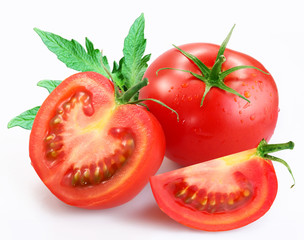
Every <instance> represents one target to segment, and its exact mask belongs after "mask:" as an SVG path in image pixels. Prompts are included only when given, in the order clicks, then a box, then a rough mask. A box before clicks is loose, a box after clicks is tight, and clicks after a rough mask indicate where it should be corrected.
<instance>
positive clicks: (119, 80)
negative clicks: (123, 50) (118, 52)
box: [112, 57, 127, 92]
mask: <svg viewBox="0 0 304 240" xmlns="http://www.w3.org/2000/svg"><path fill="white" fill-rule="evenodd" d="M124 59H125V58H124V57H122V58H121V59H120V60H119V63H117V62H115V61H114V63H113V70H112V78H113V82H115V84H116V85H117V86H118V87H119V89H120V90H121V91H122V92H124V91H126V90H127V87H126V86H125V82H124V76H123V74H122V65H123V62H124Z"/></svg>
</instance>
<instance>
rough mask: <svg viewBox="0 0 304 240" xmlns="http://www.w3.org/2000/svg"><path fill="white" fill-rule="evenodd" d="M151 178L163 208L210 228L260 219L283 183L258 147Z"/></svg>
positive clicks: (185, 222)
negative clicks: (260, 155) (257, 152)
mask: <svg viewBox="0 0 304 240" xmlns="http://www.w3.org/2000/svg"><path fill="white" fill-rule="evenodd" d="M150 183H151V187H152V191H153V194H154V197H155V199H156V201H157V203H158V205H159V207H160V209H161V210H162V211H163V212H165V213H166V214H167V215H168V216H169V217H171V218H172V219H174V220H175V221H177V222H179V223H181V224H183V225H186V226H188V227H191V228H195V229H200V230H205V231H225V230H231V229H235V228H239V227H242V226H245V225H247V224H249V223H251V222H253V221H255V220H257V219H258V218H260V217H261V216H263V215H264V214H265V213H266V212H267V211H268V210H269V208H270V207H271V205H272V203H273V201H274V199H275V197H276V194H277V188H278V183H277V178H276V174H275V171H274V168H273V165H272V163H271V161H269V160H265V159H264V158H262V157H259V156H258V155H257V154H256V149H255V148H254V149H250V150H246V151H244V152H240V153H236V154H233V155H229V156H226V157H222V158H218V159H215V160H210V161H206V162H203V163H199V164H196V165H193V166H188V167H184V168H181V169H177V170H174V171H171V172H167V173H163V174H160V175H157V176H153V177H151V179H150Z"/></svg>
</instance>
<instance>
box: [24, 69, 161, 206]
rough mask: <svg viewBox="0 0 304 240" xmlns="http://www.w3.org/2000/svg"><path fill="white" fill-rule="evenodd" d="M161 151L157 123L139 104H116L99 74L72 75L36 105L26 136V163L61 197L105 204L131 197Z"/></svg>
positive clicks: (155, 164)
mask: <svg viewBox="0 0 304 240" xmlns="http://www.w3.org/2000/svg"><path fill="white" fill-rule="evenodd" d="M164 153H165V139H164V134H163V131H162V129H161V126H160V124H159V123H158V121H157V120H156V119H155V117H154V116H153V115H152V114H151V113H149V112H148V111H147V110H146V109H145V108H143V107H141V106H137V105H133V104H117V103H116V101H115V97H114V88H113V84H112V83H111V82H110V81H109V80H108V79H107V78H105V77H103V76H102V75H100V74H97V73H93V72H87V73H78V74H75V75H73V76H71V77H69V78H68V79H66V80H65V81H63V82H62V83H61V84H60V85H59V86H58V87H57V88H56V89H55V90H54V91H53V92H52V93H51V94H50V95H49V97H48V98H47V99H46V100H45V102H44V103H43V104H42V106H41V108H40V110H39V112H38V114H37V116H36V118H35V121H34V124H33V128H32V132H31V136H30V158H31V161H32V165H33V167H34V168H35V170H36V172H37V173H38V175H39V177H40V178H41V179H42V181H43V182H44V183H45V185H46V186H47V187H48V188H49V189H50V190H51V191H52V192H53V193H54V194H55V195H56V196H57V197H58V198H59V199H61V200H62V201H64V202H65V203H67V204H70V205H73V206H77V207H83V208H108V207H114V206H117V205H120V204H123V203H125V202H127V201H129V200H130V199H132V198H133V197H134V196H135V195H136V194H137V193H138V192H139V191H140V190H141V189H142V188H143V187H144V186H145V185H146V184H147V183H148V181H149V177H150V176H152V175H153V174H155V172H156V171H157V170H158V168H159V166H160V164H161V162H162V160H163V157H164Z"/></svg>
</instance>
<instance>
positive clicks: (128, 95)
mask: <svg viewBox="0 0 304 240" xmlns="http://www.w3.org/2000/svg"><path fill="white" fill-rule="evenodd" d="M147 85H148V79H147V78H144V79H143V80H142V81H140V82H138V83H137V84H135V85H134V86H132V87H131V88H129V89H128V90H127V91H126V92H125V93H123V94H122V96H120V97H119V98H117V99H116V101H117V102H118V103H119V104H126V103H130V100H131V99H132V98H133V97H134V96H135V95H136V94H137V93H138V92H139V90H140V89H142V88H143V87H145V86H147Z"/></svg>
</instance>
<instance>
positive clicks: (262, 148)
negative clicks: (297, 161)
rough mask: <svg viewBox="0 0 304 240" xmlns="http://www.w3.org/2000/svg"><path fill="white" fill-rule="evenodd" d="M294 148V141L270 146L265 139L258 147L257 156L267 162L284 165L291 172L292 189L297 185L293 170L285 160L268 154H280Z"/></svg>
mask: <svg viewBox="0 0 304 240" xmlns="http://www.w3.org/2000/svg"><path fill="white" fill-rule="evenodd" d="M293 148H294V143H293V142H292V141H289V142H287V143H280V144H268V143H267V142H266V140H265V139H263V140H262V141H261V142H260V144H259V146H258V147H257V155H258V156H259V157H261V158H264V159H267V160H271V161H276V162H279V163H282V164H283V165H284V166H285V167H286V168H287V169H288V171H289V173H290V175H291V176H292V178H293V181H294V183H293V185H292V186H291V188H292V187H293V186H294V185H295V183H296V182H295V178H294V176H293V174H292V171H291V168H290V167H289V165H288V163H287V162H285V161H284V160H283V159H281V158H278V157H275V156H271V155H269V154H268V153H273V152H278V151H281V150H285V149H293Z"/></svg>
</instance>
